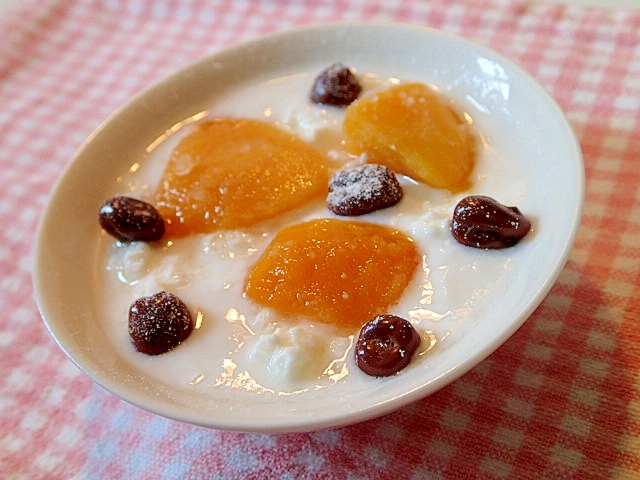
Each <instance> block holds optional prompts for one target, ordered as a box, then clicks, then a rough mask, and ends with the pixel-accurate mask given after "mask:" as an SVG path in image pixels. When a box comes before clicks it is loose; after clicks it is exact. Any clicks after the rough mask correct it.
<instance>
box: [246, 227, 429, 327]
mask: <svg viewBox="0 0 640 480" xmlns="http://www.w3.org/2000/svg"><path fill="white" fill-rule="evenodd" d="M420 261H421V257H420V255H419V253H418V250H417V248H416V245H415V243H414V242H413V240H412V239H411V238H410V237H408V236H407V235H405V234H403V233H402V232H400V231H398V230H394V229H392V228H389V227H386V226H383V225H377V224H370V223H363V222H353V221H344V220H335V219H318V220H312V221H309V222H304V223H299V224H294V225H291V226H288V227H285V228H284V229H282V230H281V231H280V232H278V233H277V234H276V236H275V238H274V239H273V241H272V242H271V244H270V245H269V246H268V248H267V249H266V251H265V252H264V253H263V254H262V256H261V257H260V258H259V259H258V261H257V262H256V263H255V265H254V266H253V267H252V269H251V270H250V272H249V275H248V277H247V280H246V283H245V293H246V295H247V297H248V298H250V299H252V300H253V301H255V302H256V303H258V304H260V305H263V306H265V307H269V308H271V309H274V310H276V311H278V312H280V313H282V314H286V315H298V316H301V317H305V318H308V319H311V320H315V321H318V322H324V323H333V324H336V325H338V326H340V327H347V328H350V329H352V330H353V329H358V328H360V327H361V326H362V325H363V324H364V323H365V322H367V321H369V320H371V319H372V318H373V317H374V316H376V315H379V314H383V313H387V310H388V308H389V307H390V306H391V305H393V304H395V303H397V301H398V300H399V298H400V297H401V295H402V293H403V292H404V290H405V288H406V287H407V285H408V284H409V282H410V281H411V279H412V277H413V275H414V274H415V271H416V267H417V266H418V264H419V263H420Z"/></svg>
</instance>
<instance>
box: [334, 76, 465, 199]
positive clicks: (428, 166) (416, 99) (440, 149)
mask: <svg viewBox="0 0 640 480" xmlns="http://www.w3.org/2000/svg"><path fill="white" fill-rule="evenodd" d="M344 134H345V137H346V145H347V149H348V150H349V152H350V153H352V154H354V155H360V154H363V153H365V154H367V162H369V163H379V164H383V165H386V166H387V167H389V168H391V169H392V170H394V171H395V172H396V173H400V174H403V175H407V176H409V177H411V178H413V179H414V180H418V181H420V182H423V183H425V184H427V185H430V186H432V187H436V188H446V189H448V190H451V191H462V190H465V189H467V188H469V186H470V180H469V176H470V174H471V172H472V170H473V168H474V165H475V156H476V138H475V135H474V134H473V131H472V129H471V126H470V125H469V124H468V123H467V122H465V121H464V119H463V117H462V116H461V115H459V114H458V113H457V112H456V111H455V110H454V108H453V107H452V106H451V104H450V102H448V101H447V100H446V99H445V98H444V97H443V96H442V95H440V94H439V93H437V92H435V91H434V90H432V89H431V88H429V87H427V86H426V85H424V84H422V83H406V84H400V85H395V86H392V87H390V88H388V89H385V90H382V91H379V92H372V93H371V94H369V95H365V96H363V97H361V98H360V99H358V100H356V101H355V102H353V103H352V104H351V105H349V107H348V108H347V111H346V113H345V119H344Z"/></svg>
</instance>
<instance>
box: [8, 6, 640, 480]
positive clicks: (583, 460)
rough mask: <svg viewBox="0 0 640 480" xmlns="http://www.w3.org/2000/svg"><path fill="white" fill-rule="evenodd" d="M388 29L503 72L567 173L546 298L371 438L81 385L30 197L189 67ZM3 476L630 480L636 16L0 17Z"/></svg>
mask: <svg viewBox="0 0 640 480" xmlns="http://www.w3.org/2000/svg"><path fill="white" fill-rule="evenodd" d="M365 19H372V20H373V19H375V20H397V21H404V22H410V23H414V24H418V25H425V26H431V27H436V28H440V29H444V30H447V31H450V32H454V33H457V34H460V35H462V36H465V37H467V38H470V39H472V40H475V41H477V42H480V43H482V44H486V45H488V46H489V47H492V48H493V49H495V50H498V51H500V52H501V53H503V54H505V55H506V56H508V57H510V58H511V59H513V60H515V61H516V62H518V63H520V64H521V65H522V66H523V67H524V68H525V69H527V70H528V71H529V72H530V73H531V74H532V75H533V76H534V77H536V78H537V79H538V80H539V81H540V82H541V83H542V84H543V85H544V86H545V87H546V88H547V89H548V90H549V91H550V93H551V94H552V95H553V96H554V97H555V98H556V99H557V100H558V102H559V103H560V105H561V106H562V108H563V109H564V110H565V112H566V114H567V116H568V118H569V120H570V122H571V124H572V125H573V127H574V128H575V131H576V133H577V136H578V138H579V140H580V143H581V146H582V149H583V151H584V157H585V168H586V178H587V184H586V188H587V191H586V204H585V209H584V217H583V222H582V226H581V228H580V231H579V235H578V238H577V242H576V244H575V248H574V249H573V251H572V253H571V255H570V258H569V261H568V263H567V265H566V267H565V269H564V271H563V272H562V274H561V276H560V278H559V280H558V282H557V284H556V285H555V286H554V288H553V289H552V290H551V292H550V294H549V295H548V297H547V298H546V299H545V301H544V302H543V303H542V305H541V306H540V307H539V308H538V309H537V310H536V311H535V313H534V314H533V315H532V316H531V318H530V319H529V320H528V321H527V322H526V323H525V325H524V326H523V327H522V328H521V329H520V330H519V331H518V332H517V333H516V334H515V335H514V336H513V337H512V338H510V339H509V340H508V341H507V342H506V343H505V344H504V345H503V346H502V347H501V348H499V349H498V350H497V351H496V352H495V353H494V354H493V355H491V356H490V357H489V358H488V359H486V360H485V361H483V362H482V363H480V364H479V365H478V366H477V367H476V368H474V369H473V370H471V371H470V372H469V373H467V374H466V375H464V376H463V377H461V378H460V379H459V380H458V381H456V382H454V383H452V384H450V385H449V386H447V387H446V388H444V389H442V390H440V391H438V392H437V393H435V394H433V395H431V396H430V397H428V398H425V399H423V400H421V401H418V402H416V403H414V404H411V405H409V406H407V407H405V408H402V409H400V410H397V411H395V412H393V413H391V414H388V415H386V416H384V417H382V418H379V419H375V420H371V421H367V422H364V423H360V424H357V425H352V426H348V427H343V428H337V429H331V430H324V431H319V432H314V433H304V434H300V433H297V434H280V435H266V434H250V433H230V432H224V431H215V430H207V429H203V428H199V427H194V426H191V425H186V424H181V423H178V422H174V421H171V420H167V419H164V418H161V417H158V416H155V415H153V414H150V413H147V412H146V411H143V410H140V409H138V408H136V407H134V406H131V405H129V404H127V403H125V402H123V401H121V400H120V399H118V398H116V397H114V396H113V395H111V394H109V393H107V392H105V391H104V390H102V389H101V388H99V387H97V386H95V385H94V384H93V383H92V381H91V380H90V379H89V378H87V377H86V376H85V375H84V374H82V373H81V372H80V371H79V370H78V369H77V368H76V367H75V366H74V365H73V364H72V363H71V362H70V361H69V360H68V359H67V358H66V357H65V355H64V354H63V352H61V351H60V349H59V348H58V347H57V346H56V345H55V343H54V341H53V340H52V338H51V337H50V336H49V334H48V333H47V331H46V329H45V327H44V324H43V322H42V321H41V319H40V317H39V314H38V311H37V309H36V305H35V302H34V299H33V290H32V281H31V269H32V265H31V264H32V244H33V240H34V235H35V229H36V224H37V221H38V218H39V215H40V212H41V211H42V209H43V206H44V205H45V203H46V201H47V196H48V194H49V192H50V190H51V189H52V187H53V185H54V183H55V182H56V180H57V178H58V177H59V175H60V172H61V170H62V169H63V168H64V167H65V165H67V164H68V162H69V161H70V159H71V158H72V156H73V154H74V151H75V150H76V149H77V148H78V146H79V145H80V144H81V142H82V141H83V140H84V139H85V138H86V137H87V136H88V135H89V134H90V133H91V132H92V130H93V129H94V128H95V127H97V126H98V125H99V123H100V122H101V121H102V120H104V118H105V117H106V116H107V115H108V114H110V113H111V112H112V111H113V110H114V109H116V108H117V107H118V106H120V105H121V104H123V103H124V102H126V101H127V100H128V99H129V98H131V97H132V96H133V95H134V94H136V93H137V92H139V91H140V90H141V89H143V88H145V87H147V86H149V85H150V84H151V83H153V82H154V81H156V80H159V79H160V78H161V77H163V76H164V75H166V74H168V73H169V72H171V71H173V70H175V69H177V68H179V67H182V66H184V65H186V64H187V63H189V62H191V61H193V60H195V59H197V58H198V57H200V56H202V55H205V54H207V53H211V52H213V51H216V50H219V49H221V48H223V47H225V46H228V45H230V44H233V43H236V42H240V41H242V40H245V39H248V38H251V37H256V36H258V35H261V34H264V33H267V32H272V31H276V30H281V29H285V28H288V27H292V26H297V25H302V24H309V23H314V22H327V21H339V20H365ZM0 312H2V313H0V477H1V478H5V479H70V478H73V479H85V478H86V479H111V478H113V479H115V478H126V479H134V478H135V479H154V480H158V479H171V480H173V479H182V478H190V479H244V478H246V479H262V478H267V479H283V480H284V479H305V478H308V479H312V478H313V479H316V478H317V479H366V478H377V479H384V478H393V479H415V480H417V479H449V478H456V479H473V478H481V479H485V478H486V479H494V478H495V479H530V478H531V479H543V478H544V479H567V478H579V479H603V478H616V479H624V478H638V477H640V375H639V373H640V10H608V9H602V8H595V7H567V6H558V5H547V4H538V3H529V2H526V1H509V0H477V1H468V2H464V3H463V2H459V1H454V0H432V1H418V0H413V1H401V0H336V1H329V0H302V1H294V0H269V1H251V0H240V1H235V0H234V1H227V0H216V1H191V2H189V1H178V0H175V1H170V0H166V1H148V2H146V1H142V0H132V1H122V0H103V1H97V0H96V1H92V0H87V1H81V0H58V1H55V0H20V1H18V2H15V5H14V6H13V7H12V8H10V9H9V10H8V11H5V12H3V13H2V17H1V18H0Z"/></svg>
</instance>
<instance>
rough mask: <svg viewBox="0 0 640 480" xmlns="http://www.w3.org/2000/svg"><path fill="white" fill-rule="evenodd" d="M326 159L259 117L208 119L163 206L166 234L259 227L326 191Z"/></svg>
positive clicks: (159, 197) (184, 149)
mask: <svg viewBox="0 0 640 480" xmlns="http://www.w3.org/2000/svg"><path fill="white" fill-rule="evenodd" d="M327 182H328V173H327V168H326V166H325V162H324V158H323V157H322V156H321V154H320V153H318V152H317V151H316V150H314V149H313V148H312V147H311V146H309V145H308V144H307V143H305V142H304V141H303V140H301V139H299V138H297V137H295V136H293V135H291V134H289V133H287V132H285V131H283V130H281V129H279V128H277V127H276V126H274V125H272V124H269V123H266V122H263V121H260V120H253V119H231V118H220V119H214V120H210V121H207V122H203V123H201V124H200V125H198V127H197V128H196V130H195V131H194V132H192V133H191V134H189V135H187V136H186V137H185V138H184V139H182V140H181V142H180V143H179V144H178V146H177V147H176V148H175V150H174V151H173V152H172V155H171V158H170V159H169V162H168V164H167V167H166V169H165V171H164V173H163V175H162V178H161V180H160V185H159V188H158V191H157V194H156V207H157V209H158V211H159V212H160V214H161V215H162V216H163V218H164V219H165V223H166V236H169V237H171V236H174V237H175V236H184V235H188V234H190V233H209V232H213V231H216V230H219V229H234V228H241V227H247V226H251V225H253V224H255V223H257V222H260V221H262V220H266V219H269V218H272V217H275V216H277V215H279V214H281V213H283V212H286V211H289V210H291V209H294V208H295V207H298V206H300V205H302V204H304V203H305V202H307V201H309V200H311V199H313V198H315V197H319V196H321V195H323V194H325V193H326V189H327Z"/></svg>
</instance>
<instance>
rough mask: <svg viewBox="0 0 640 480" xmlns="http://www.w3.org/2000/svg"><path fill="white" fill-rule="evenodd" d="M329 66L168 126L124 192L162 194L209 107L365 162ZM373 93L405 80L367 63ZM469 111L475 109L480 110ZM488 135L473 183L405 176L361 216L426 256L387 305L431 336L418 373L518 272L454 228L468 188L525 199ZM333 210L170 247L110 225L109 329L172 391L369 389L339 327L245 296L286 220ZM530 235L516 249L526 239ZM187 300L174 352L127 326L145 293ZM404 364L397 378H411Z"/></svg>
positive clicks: (126, 178)
mask: <svg viewBox="0 0 640 480" xmlns="http://www.w3.org/2000/svg"><path fill="white" fill-rule="evenodd" d="M316 73H317V72H308V73H304V74H297V75H292V76H283V77H278V78H274V79H267V80H264V81H256V82H253V83H250V84H241V85H238V86H237V87H236V89H235V90H232V91H229V92H227V93H226V94H225V95H224V97H223V98H221V99H220V100H219V101H217V102H216V103H214V104H213V105H211V106H210V107H209V108H208V109H207V110H204V111H202V112H201V113H199V114H197V115H195V116H194V117H192V118H189V119H185V120H184V121H183V122H181V123H179V124H177V125H175V126H173V127H171V128H169V129H168V130H167V132H166V133H165V135H163V136H161V137H160V138H158V140H157V141H156V142H154V143H153V144H152V145H150V146H149V148H148V149H147V155H146V157H145V158H143V159H140V160H139V161H136V162H133V163H132V164H131V166H130V168H129V169H128V171H126V172H122V174H121V175H120V176H119V177H118V178H117V183H118V186H117V189H118V191H119V193H121V194H125V195H130V196H133V197H136V198H140V199H143V200H147V201H150V202H151V203H153V197H154V193H155V189H156V186H157V184H158V180H159V178H160V175H161V174H162V171H163V170H164V167H165V165H166V163H167V160H168V158H169V155H170V152H171V150H172V149H173V148H174V147H175V146H176V145H177V143H178V142H179V140H180V139H181V138H182V137H183V136H184V135H186V134H188V133H189V132H190V131H191V126H192V124H194V123H195V122H197V121H199V120H202V119H205V118H210V117H250V118H258V119H263V120H265V121H269V122H273V123H275V124H276V125H278V126H280V127H281V128H284V129H286V130H288V131H290V132H292V133H294V134H296V135H298V136H299V137H301V138H303V139H305V140H307V141H308V142H310V143H311V144H313V145H314V146H315V147H316V148H317V149H318V150H320V151H321V152H323V153H324V154H325V156H326V157H327V158H328V164H329V166H330V168H332V169H334V170H337V169H339V168H345V167H349V166H354V165H357V164H359V163H362V162H363V161H364V159H362V158H352V157H350V156H349V155H348V154H347V152H346V151H345V149H344V147H343V144H342V134H341V124H342V118H343V114H344V110H341V109H339V108H336V107H322V106H318V105H314V104H311V103H310V101H309V99H308V94H309V89H310V87H311V84H312V82H313V79H314V76H315V74H316ZM359 75H360V77H361V79H362V81H363V84H364V89H365V91H367V90H371V89H375V88H382V87H384V86H386V85H390V84H392V83H394V82H397V80H396V79H380V78H378V77H376V76H375V75H373V74H361V73H359ZM462 108H463V109H465V110H466V111H468V112H469V114H470V117H471V118H474V111H473V106H472V105H471V104H470V106H467V105H464V106H462ZM479 131H480V133H481V134H484V136H483V135H480V141H481V144H480V145H478V149H479V154H478V160H477V165H476V169H475V171H474V173H473V177H472V180H473V187H472V188H471V190H469V191H467V192H463V193H461V194H455V195H453V194H451V193H449V192H448V191H445V190H438V189H433V188H431V187H428V186H426V185H423V184H419V183H417V182H415V181H413V180H411V179H410V178H408V177H399V180H400V182H401V184H402V187H403V190H404V197H403V200H402V201H401V202H400V203H399V204H398V205H396V206H394V207H392V208H388V209H384V210H380V211H377V212H374V213H371V214H367V215H365V216H363V217H359V218H358V220H359V221H367V222H375V223H380V224H384V225H388V226H391V227H393V228H396V229H398V230H401V231H403V232H405V233H407V234H408V235H410V236H411V237H412V238H413V239H414V240H415V242H416V244H417V246H418V249H419V251H420V252H421V254H422V259H423V260H422V265H421V267H420V269H419V271H417V272H416V275H415V277H414V279H413V282H412V284H411V285H410V286H409V287H408V288H407V290H406V291H405V293H404V295H403V297H402V299H401V300H400V302H399V303H398V304H396V305H394V306H393V307H392V309H391V311H390V312H389V313H392V314H395V315H399V316H402V317H404V318H407V319H409V320H410V321H411V322H412V324H413V325H414V327H415V328H416V330H417V331H418V332H419V333H420V335H421V336H422V345H421V346H420V348H419V350H418V353H417V354H416V356H415V357H414V359H413V361H412V363H411V364H410V365H409V366H408V367H407V369H406V370H409V369H413V368H418V365H420V364H425V363H428V362H437V357H438V352H439V351H441V350H442V349H446V348H447V347H448V345H451V344H452V343H454V342H455V341H456V340H457V339H458V338H460V337H461V336H462V335H464V334H465V331H466V330H468V328H469V327H471V326H473V325H474V324H475V322H478V321H480V319H482V314H483V312H484V311H486V310H487V309H488V308H489V307H490V306H491V305H492V304H493V303H495V302H497V301H499V299H500V298H501V297H502V296H503V295H504V294H505V292H506V290H507V289H508V282H506V281H505V277H506V276H507V274H508V273H509V271H510V270H511V269H512V268H513V262H512V253H511V251H510V250H509V249H507V250H500V251H483V250H476V249H472V248H468V247H464V246H461V245H459V244H458V243H457V242H456V241H455V240H454V239H453V238H452V236H451V234H450V231H449V225H450V221H451V214H452V212H453V208H454V206H455V205H456V203H457V202H458V201H459V200H460V199H461V198H462V197H463V196H466V195H470V194H484V195H490V196H493V197H495V198H497V199H499V200H500V201H501V202H503V203H506V204H509V205H518V204H519V203H520V202H521V201H522V199H523V198H524V197H525V196H526V191H527V188H528V184H527V181H526V179H525V178H521V177H520V176H519V175H518V172H516V171H514V170H513V169H512V167H510V166H509V165H510V163H509V158H508V155H509V152H505V150H504V149H503V148H500V145H501V139H500V137H499V135H498V136H497V137H494V136H493V134H494V133H499V132H490V133H491V134H492V135H491V136H487V132H484V130H483V129H482V126H479ZM333 216H334V215H333V214H332V213H331V212H330V211H329V210H328V209H327V208H326V206H325V204H324V201H318V202H315V203H312V204H308V205H305V206H304V207H302V208H300V209H297V210H295V211H292V212H289V213H287V214H284V215H281V216H279V217H278V218H275V219H272V220H269V221H267V222H263V223H261V224H259V225H256V226H254V227H252V228H249V229H244V230H241V231H220V232H216V233H212V234H208V235H192V236H189V237H186V238H181V239H175V240H171V241H165V242H163V243H162V244H161V245H160V246H156V245H147V244H144V243H133V244H127V245H120V244H118V243H117V242H114V240H113V239H112V238H111V237H109V236H107V235H106V234H104V232H103V234H102V235H101V237H100V245H99V252H98V255H99V258H98V266H99V267H98V272H97V277H96V281H97V282H99V288H96V289H95V291H99V292H102V293H101V297H100V298H98V299H97V302H98V305H99V307H100V309H101V311H102V315H101V321H102V322H103V325H102V328H103V330H104V332H105V334H106V335H107V337H108V339H109V341H110V342H112V343H113V344H115V345H116V347H117V349H118V350H119V351H121V352H122V355H123V357H124V358H125V359H126V360H127V361H128V362H130V363H132V364H134V365H136V367H137V368H138V369H140V370H142V371H143V372H145V374H147V375H149V376H151V377H153V378H156V379H158V380H160V381H162V382H164V383H167V384H170V385H172V386H173V387H177V388H180V389H184V390H187V391H191V392H198V393H201V394H203V395H215V396H218V395H220V394H221V393H220V392H221V391H223V390H224V392H225V393H224V395H225V396H235V395H263V396H264V397H269V398H270V397H273V398H277V397H280V396H286V395H309V396H313V397H322V396H329V395H333V394H336V393H337V391H339V392H340V393H342V394H348V393H349V392H358V391H361V390H362V389H366V388H370V387H371V385H372V383H374V384H375V385H378V384H379V383H380V382H381V381H382V382H384V380H381V379H376V378H372V377H369V376H367V375H365V374H364V373H362V372H361V371H359V369H358V368H357V367H356V365H355V362H354V360H353V358H352V357H353V343H354V336H355V335H357V332H352V333H351V334H348V333H347V334H345V332H342V331H338V329H337V328H336V327H334V326H331V325H325V324H318V323H312V322H309V321H306V320H305V319H293V318H285V317H282V316H280V315H278V314H277V313H276V312H273V311H270V310H268V309H265V308H262V307H260V306H258V305H255V304H254V303H252V302H250V301H248V300H247V299H245V298H243V295H242V289H243V285H244V281H245V277H246V274H247V272H248V271H249V268H250V267H251V266H252V265H253V263H254V262H255V261H256V260H257V259H258V257H259V256H260V254H261V253H262V252H263V251H264V249H265V248H266V247H267V245H268V244H269V242H270V241H271V239H272V238H273V236H274V235H275V233H276V232H277V231H278V230H279V229H280V228H282V227H283V226H285V225H288V224H292V223H298V222H302V221H305V220H309V219H312V218H326V217H333ZM526 244H527V240H526V239H525V240H524V241H523V242H521V244H520V245H518V246H516V247H514V248H515V249H519V248H526ZM163 289H164V290H168V291H171V292H172V293H174V294H176V295H177V296H179V297H180V298H181V299H182V300H183V301H184V302H185V303H186V304H187V305H188V306H189V307H190V308H191V310H192V314H193V316H194V319H195V321H196V329H195V330H194V331H193V333H192V334H191V336H190V337H189V338H188V339H187V340H186V341H185V342H183V344H181V345H179V346H178V347H177V348H175V349H174V350H172V351H170V352H167V353H165V354H162V355H159V356H147V355H145V354H142V353H139V352H138V351H136V349H135V347H134V346H133V345H132V343H131V341H130V338H129V335H128V328H127V318H128V309H129V306H130V305H131V303H132V302H133V301H134V300H136V299H137V298H139V297H142V296H146V295H151V294H154V293H156V292H158V291H159V290H163ZM402 374H403V372H400V374H399V375H402ZM327 392H333V393H327Z"/></svg>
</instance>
